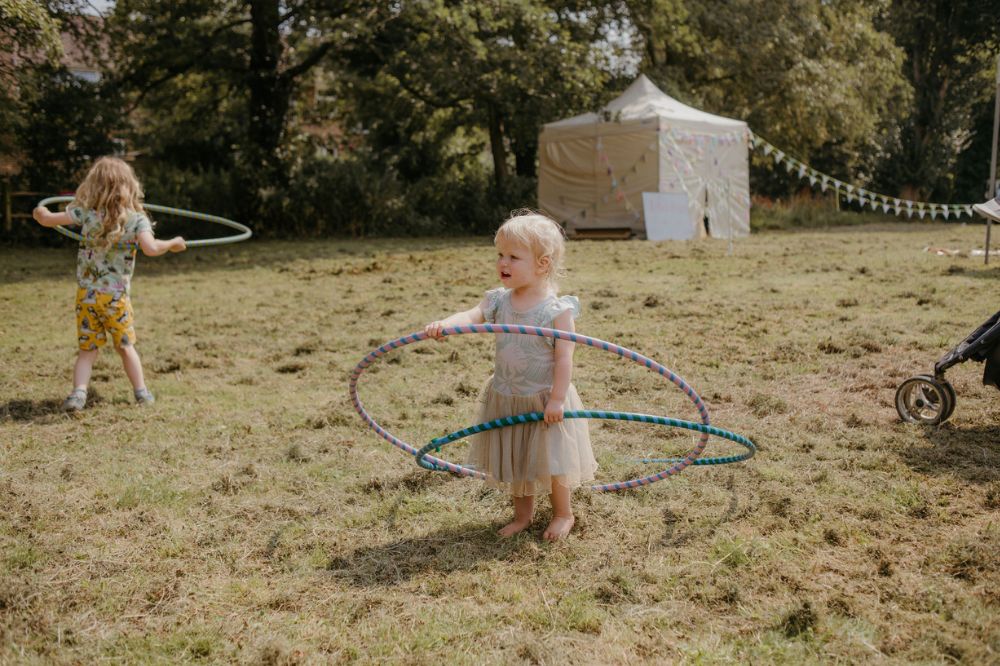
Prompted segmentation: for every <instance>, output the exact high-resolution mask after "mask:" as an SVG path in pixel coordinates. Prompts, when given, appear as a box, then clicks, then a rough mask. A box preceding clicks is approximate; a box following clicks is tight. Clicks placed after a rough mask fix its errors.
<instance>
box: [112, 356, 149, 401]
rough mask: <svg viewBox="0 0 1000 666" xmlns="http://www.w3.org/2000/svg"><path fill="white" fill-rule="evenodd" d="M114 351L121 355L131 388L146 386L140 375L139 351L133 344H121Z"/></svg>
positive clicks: (136, 388) (137, 388)
mask: <svg viewBox="0 0 1000 666" xmlns="http://www.w3.org/2000/svg"><path fill="white" fill-rule="evenodd" d="M115 351H117V352H118V355H119V356H121V357H122V365H123V366H125V374H126V375H128V380H129V381H130V382H132V388H133V389H135V390H136V391H138V390H139V389H144V388H146V380H145V379H144V378H143V376H142V361H141V360H139V352H137V351H136V350H135V346H134V345H122V346H121V347H117V348H116V349H115Z"/></svg>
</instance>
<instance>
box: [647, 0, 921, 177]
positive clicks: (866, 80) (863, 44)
mask: <svg viewBox="0 0 1000 666" xmlns="http://www.w3.org/2000/svg"><path fill="white" fill-rule="evenodd" d="M627 5H628V6H629V9H630V12H631V18H632V23H633V24H634V26H635V30H636V32H637V38H638V42H639V44H640V45H641V47H642V53H643V62H642V67H643V69H645V70H647V72H648V74H649V75H650V76H651V77H652V78H653V79H654V80H656V81H657V82H658V83H660V84H661V85H662V86H663V87H664V88H665V89H666V90H667V92H669V93H671V94H673V95H674V96H676V97H678V98H679V99H681V100H682V101H685V102H688V103H691V104H693V105H695V106H699V107H701V108H704V109H706V110H708V111H711V112H715V113H720V114H723V115H729V116H733V117H737V118H741V119H743V120H745V121H747V123H748V124H749V125H750V127H751V129H752V130H754V131H755V132H758V133H760V134H761V135H762V136H764V137H766V138H768V139H769V140H770V141H772V142H773V143H776V144H778V145H781V146H782V147H783V148H785V149H786V150H788V151H789V152H791V153H793V154H795V155H796V156H797V157H799V158H801V159H804V160H809V161H812V162H813V163H814V165H815V166H817V167H820V168H824V169H827V170H829V171H831V172H833V173H834V174H836V175H840V176H842V177H848V176H856V177H857V176H859V177H861V178H862V179H867V178H868V177H870V174H871V172H872V171H873V169H874V167H875V165H876V164H877V163H878V162H879V161H880V160H881V159H883V158H884V154H885V147H886V145H887V144H888V143H889V140H890V138H891V128H892V127H893V125H894V124H895V123H896V122H898V119H899V115H900V109H901V108H902V106H903V104H904V103H905V101H906V99H907V97H908V95H909V89H908V86H907V84H906V82H905V80H903V78H902V76H901V74H900V67H901V64H902V52H901V50H900V49H899V48H898V47H896V46H895V44H894V43H893V40H892V37H891V35H889V34H888V33H885V32H881V31H879V30H878V29H877V28H876V25H875V23H876V20H877V18H878V17H879V16H880V15H881V13H882V12H883V11H884V9H885V3H884V2H862V1H860V0H829V1H821V0H707V1H704V2H701V1H694V0H629V1H628V2H627Z"/></svg>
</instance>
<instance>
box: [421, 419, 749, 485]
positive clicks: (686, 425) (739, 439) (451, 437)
mask: <svg viewBox="0 0 1000 666" xmlns="http://www.w3.org/2000/svg"><path fill="white" fill-rule="evenodd" d="M563 418H565V419H611V420H615V421H637V422H639V423H655V424H657V425H662V426H667V427H668V428H682V429H684V430H695V431H697V432H701V433H707V434H709V435H715V436H716V437H723V438H725V439H728V440H730V441H732V442H736V443H737V444H742V445H743V446H744V447H746V449H747V452H746V453H743V454H740V455H738V456H715V457H712V458H703V457H699V458H697V459H696V460H695V461H694V462H693V463H692V464H693V465H727V464H729V463H735V462H742V461H744V460H748V459H750V458H752V457H753V455H754V453H756V452H757V447H756V446H755V445H754V443H753V442H751V441H750V440H749V439H747V438H746V437H744V436H743V435H737V434H736V433H734V432H729V431H728V430H723V429H722V428H716V427H713V426H707V425H704V424H701V423H694V422H692V421H682V420H680V419H672V418H669V417H666V416H652V415H650V414H634V413H632V412H607V411H603V410H592V409H580V410H570V411H567V412H563ZM544 420H545V414H543V413H542V412H527V413H525V414H518V415H517V416H505V417H503V418H500V419H494V420H492V421H487V422H486V423H480V424H478V425H474V426H470V427H468V428H463V429H462V430H456V431H455V432H452V433H449V434H447V435H444V436H442V437H438V438H436V439H432V440H431V441H430V443H429V444H427V445H426V446H424V448H422V449H420V450H419V451H417V453H416V456H417V464H418V465H420V466H421V467H423V468H424V469H428V470H431V471H438V472H456V473H459V474H460V473H461V471H459V470H458V469H452V467H454V468H462V466H461V465H454V464H453V463H446V464H445V465H444V466H439V465H436V464H434V463H432V462H430V461H429V460H427V458H429V457H430V456H429V453H430V451H431V449H434V451H435V452H438V451H440V450H441V447H442V446H444V445H445V444H450V443H452V442H457V441H458V440H460V439H464V438H466V437H468V436H469V435H474V434H476V433H480V432H486V431H487V430H493V429H494V428H505V427H507V426H512V425H515V424H518V423H529V422H541V421H544ZM682 460H684V459H683V458H636V459H635V460H633V462H639V463H676V462H680V461H682ZM462 469H468V468H462Z"/></svg>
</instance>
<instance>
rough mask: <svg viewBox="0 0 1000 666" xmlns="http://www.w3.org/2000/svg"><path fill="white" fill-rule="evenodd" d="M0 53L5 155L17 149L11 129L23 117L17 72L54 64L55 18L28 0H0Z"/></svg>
mask: <svg viewBox="0 0 1000 666" xmlns="http://www.w3.org/2000/svg"><path fill="white" fill-rule="evenodd" d="M0 52H2V53H3V54H4V55H3V56H0V128H2V129H0V154H5V153H7V154H9V153H13V152H19V150H18V147H17V146H16V142H15V138H14V132H13V131H11V130H12V129H13V128H15V127H17V126H18V125H20V121H21V119H22V118H23V117H24V115H23V110H22V109H20V95H19V90H20V86H19V84H18V77H17V74H18V72H20V71H22V70H24V69H26V68H28V67H31V66H34V65H35V64H43V65H48V66H50V67H53V66H57V65H58V63H59V58H60V56H62V44H61V43H60V41H59V23H58V21H57V20H56V19H55V18H54V17H53V16H52V15H51V14H50V13H49V12H48V11H47V10H46V9H45V7H44V6H43V5H41V4H39V3H37V2H33V1H32V0H0Z"/></svg>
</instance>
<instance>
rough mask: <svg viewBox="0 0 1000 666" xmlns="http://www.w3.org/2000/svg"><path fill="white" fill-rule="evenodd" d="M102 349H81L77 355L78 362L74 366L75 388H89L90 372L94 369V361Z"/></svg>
mask: <svg viewBox="0 0 1000 666" xmlns="http://www.w3.org/2000/svg"><path fill="white" fill-rule="evenodd" d="M99 353H100V349H88V350H86V351H84V350H83V349H81V350H80V353H79V354H77V356H76V364H75V365H74V366H73V388H74V389H83V390H84V391H86V390H87V386H88V385H89V384H90V373H91V372H93V370H94V361H96V360H97V355H98V354H99Z"/></svg>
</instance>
